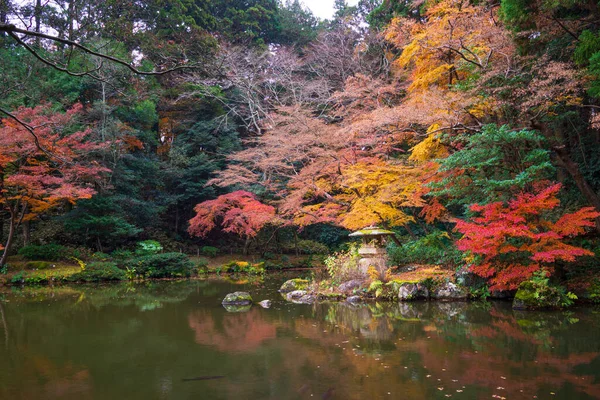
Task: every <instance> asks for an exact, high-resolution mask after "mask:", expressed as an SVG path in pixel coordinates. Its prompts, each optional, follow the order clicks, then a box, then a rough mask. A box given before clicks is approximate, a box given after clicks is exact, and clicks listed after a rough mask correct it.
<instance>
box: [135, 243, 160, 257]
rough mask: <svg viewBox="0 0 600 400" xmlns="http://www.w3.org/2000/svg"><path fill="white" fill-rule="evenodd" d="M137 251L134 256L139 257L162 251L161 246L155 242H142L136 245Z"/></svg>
mask: <svg viewBox="0 0 600 400" xmlns="http://www.w3.org/2000/svg"><path fill="white" fill-rule="evenodd" d="M136 247H137V249H136V250H135V254H137V255H139V256H147V255H151V254H156V253H160V252H161V251H162V249H163V247H162V245H161V244H160V243H159V242H157V241H156V240H144V241H142V242H138V243H137V244H136Z"/></svg>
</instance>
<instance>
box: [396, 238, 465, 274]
mask: <svg viewBox="0 0 600 400" xmlns="http://www.w3.org/2000/svg"><path fill="white" fill-rule="evenodd" d="M389 255H390V260H391V261H392V263H393V264H395V265H399V266H403V265H407V264H438V265H448V266H456V265H459V264H461V262H462V257H463V254H462V253H461V252H460V250H458V249H457V248H456V246H454V243H453V242H452V239H451V238H450V236H449V235H448V233H447V232H444V231H435V232H432V233H430V234H428V235H426V236H424V237H422V238H419V239H417V240H408V241H405V242H404V243H403V244H402V246H397V245H395V244H392V245H390V247H389Z"/></svg>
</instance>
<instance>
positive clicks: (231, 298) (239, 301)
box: [221, 292, 252, 306]
mask: <svg viewBox="0 0 600 400" xmlns="http://www.w3.org/2000/svg"><path fill="white" fill-rule="evenodd" d="M221 304H223V305H238V306H243V305H248V304H252V296H250V293H248V292H233V293H229V294H228V295H227V296H225V298H224V299H223V302H222V303H221Z"/></svg>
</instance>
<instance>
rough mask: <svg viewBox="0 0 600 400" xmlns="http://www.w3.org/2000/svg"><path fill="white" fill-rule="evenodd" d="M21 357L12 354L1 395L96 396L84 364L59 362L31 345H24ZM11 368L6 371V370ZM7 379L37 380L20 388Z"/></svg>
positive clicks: (25, 399)
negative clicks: (10, 365)
mask: <svg viewBox="0 0 600 400" xmlns="http://www.w3.org/2000/svg"><path fill="white" fill-rule="evenodd" d="M20 354H21V357H19V358H18V359H17V358H13V360H12V364H13V368H12V369H11V371H12V373H10V375H11V379H10V380H3V382H5V383H3V384H2V385H0V398H2V399H13V400H21V399H22V400H29V399H62V398H75V397H76V398H79V399H82V400H85V399H93V398H94V397H93V391H92V387H93V382H92V381H91V378H90V371H89V370H88V369H87V368H86V367H84V366H82V365H74V364H72V363H70V362H65V363H57V362H55V361H53V360H52V359H50V358H48V357H45V356H42V355H39V354H36V353H35V352H32V351H31V350H30V349H28V348H26V347H23V348H21V352H20ZM6 372H8V371H5V373H6ZM6 382H14V383H20V382H36V384H28V385H22V386H20V387H19V390H14V389H15V388H14V387H13V386H12V385H11V384H6Z"/></svg>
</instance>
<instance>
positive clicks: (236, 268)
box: [217, 261, 265, 275]
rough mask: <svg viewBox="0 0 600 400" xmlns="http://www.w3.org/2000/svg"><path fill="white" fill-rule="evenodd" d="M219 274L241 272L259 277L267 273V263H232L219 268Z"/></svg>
mask: <svg viewBox="0 0 600 400" xmlns="http://www.w3.org/2000/svg"><path fill="white" fill-rule="evenodd" d="M217 272H218V273H220V272H224V273H226V272H239V273H243V274H250V275H259V274H262V273H264V272H265V263H264V262H260V263H257V264H251V263H249V262H247V261H230V262H229V263H227V264H225V265H222V266H220V267H219V268H217Z"/></svg>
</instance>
